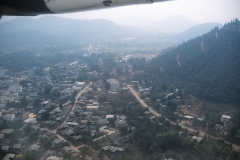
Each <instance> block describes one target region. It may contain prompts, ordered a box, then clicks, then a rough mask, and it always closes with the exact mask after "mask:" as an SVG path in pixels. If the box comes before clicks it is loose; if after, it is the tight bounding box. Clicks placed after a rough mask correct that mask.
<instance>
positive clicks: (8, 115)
mask: <svg viewBox="0 0 240 160" xmlns="http://www.w3.org/2000/svg"><path fill="white" fill-rule="evenodd" d="M14 118H15V114H5V115H4V116H3V120H6V121H9V122H12V121H13V119H14Z"/></svg>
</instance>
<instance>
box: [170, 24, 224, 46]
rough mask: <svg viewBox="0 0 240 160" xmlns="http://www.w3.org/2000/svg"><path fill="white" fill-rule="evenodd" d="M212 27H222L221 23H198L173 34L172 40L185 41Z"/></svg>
mask: <svg viewBox="0 0 240 160" xmlns="http://www.w3.org/2000/svg"><path fill="white" fill-rule="evenodd" d="M214 27H219V28H220V27H222V24H220V23H204V24H199V25H196V26H193V27H191V28H189V29H187V30H186V31H184V32H182V33H180V34H178V35H176V36H173V38H172V39H173V40H174V41H179V42H183V41H187V40H190V39H192V38H195V37H198V36H201V35H203V34H204V33H207V32H209V31H210V30H211V29H213V28H214Z"/></svg>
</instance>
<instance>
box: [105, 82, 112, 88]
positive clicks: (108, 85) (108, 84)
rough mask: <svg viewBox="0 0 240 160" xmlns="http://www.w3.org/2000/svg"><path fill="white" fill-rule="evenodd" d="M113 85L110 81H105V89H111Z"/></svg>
mask: <svg viewBox="0 0 240 160" xmlns="http://www.w3.org/2000/svg"><path fill="white" fill-rule="evenodd" d="M110 87H111V84H110V83H109V82H107V83H105V89H106V90H109V89H110Z"/></svg>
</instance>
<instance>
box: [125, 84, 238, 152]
mask: <svg viewBox="0 0 240 160" xmlns="http://www.w3.org/2000/svg"><path fill="white" fill-rule="evenodd" d="M127 87H128V89H129V90H130V92H131V93H132V95H133V96H134V97H135V98H136V99H137V100H138V101H139V102H140V104H141V105H142V106H143V107H146V108H149V111H150V112H151V113H152V114H153V115H155V116H157V117H161V116H162V114H159V113H158V112H156V111H155V110H153V109H152V108H151V107H149V106H148V105H147V104H146V103H145V102H144V101H143V100H142V99H141V98H140V97H139V95H138V93H137V92H136V91H135V90H134V89H133V88H132V87H131V86H130V85H127ZM165 119H166V120H167V121H169V122H170V123H171V124H173V125H177V123H175V122H173V121H170V120H169V119H167V118H166V117H165ZM178 125H179V126H181V127H182V128H183V129H187V130H189V131H191V132H199V135H200V136H202V137H204V136H205V135H207V136H210V135H208V134H206V133H205V132H203V131H197V130H195V129H192V128H190V127H186V126H184V125H182V124H179V123H178ZM210 137H211V138H215V139H217V138H216V137H213V136H210ZM225 143H228V144H229V142H227V141H225ZM232 147H233V148H234V149H236V150H238V151H240V146H238V145H235V144H232Z"/></svg>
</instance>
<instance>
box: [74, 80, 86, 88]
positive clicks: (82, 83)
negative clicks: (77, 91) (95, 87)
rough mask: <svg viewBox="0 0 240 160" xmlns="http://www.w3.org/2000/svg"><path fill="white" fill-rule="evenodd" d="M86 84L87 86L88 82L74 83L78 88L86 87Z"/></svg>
mask: <svg viewBox="0 0 240 160" xmlns="http://www.w3.org/2000/svg"><path fill="white" fill-rule="evenodd" d="M85 84H86V82H78V81H76V82H75V83H74V86H76V87H84V86H85Z"/></svg>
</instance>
